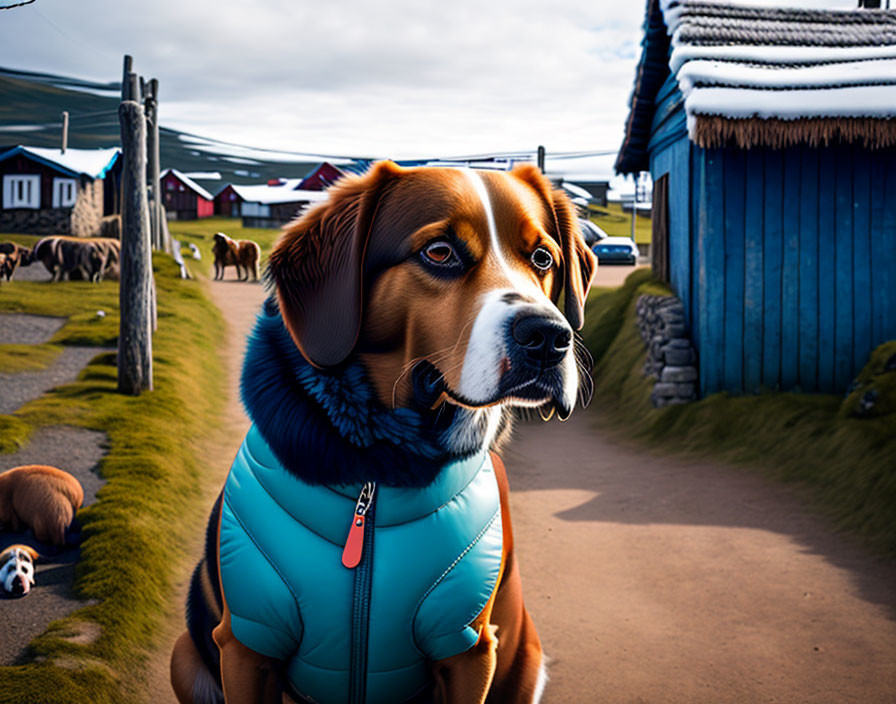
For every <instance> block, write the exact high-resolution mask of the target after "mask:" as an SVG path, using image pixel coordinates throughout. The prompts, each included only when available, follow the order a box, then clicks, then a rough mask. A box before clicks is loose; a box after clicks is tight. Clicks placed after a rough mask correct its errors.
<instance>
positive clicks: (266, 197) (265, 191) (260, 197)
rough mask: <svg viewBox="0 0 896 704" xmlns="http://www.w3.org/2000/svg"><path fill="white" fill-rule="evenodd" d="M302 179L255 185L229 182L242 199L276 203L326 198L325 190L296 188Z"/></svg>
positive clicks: (312, 200)
mask: <svg viewBox="0 0 896 704" xmlns="http://www.w3.org/2000/svg"><path fill="white" fill-rule="evenodd" d="M301 180H302V179H287V180H286V181H285V182H284V183H283V184H281V185H279V186H268V185H267V184H260V185H255V186H238V185H236V184H231V186H232V188H233V190H234V191H235V192H236V194H237V195H238V196H239V197H240V198H242V199H243V200H244V201H248V202H250V203H261V204H262V205H275V204H278V203H316V202H318V201H323V200H326V199H327V192H326V191H305V190H302V191H300V190H296V186H297V185H298V182H300V181H301Z"/></svg>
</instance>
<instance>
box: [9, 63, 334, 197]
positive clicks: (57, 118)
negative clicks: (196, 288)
mask: <svg viewBox="0 0 896 704" xmlns="http://www.w3.org/2000/svg"><path fill="white" fill-rule="evenodd" d="M119 91H120V88H119V84H118V83H117V82H110V83H96V82H91V81H81V80H79V79H75V78H66V77H62V76H51V75H48V74H41V73H31V72H27V71H17V70H15V69H8V68H3V67H0V149H3V148H5V147H13V146H16V145H17V144H26V145H29V146H33V147H58V146H59V143H60V140H61V134H62V127H61V121H62V118H61V115H62V111H63V110H67V111H68V112H69V121H70V125H69V142H68V143H69V146H70V147H72V148H74V149H94V148H98V147H110V146H117V145H118V144H119V143H120V141H121V136H120V131H119V124H118V103H119V97H118V96H119ZM160 115H161V119H162V123H164V121H165V94H164V86H162V89H161V102H160ZM160 137H161V144H160V152H161V160H162V168H163V169H165V168H169V167H173V168H175V169H180V170H181V171H188V172H189V171H218V172H220V173H221V177H222V178H221V180H220V181H216V182H207V181H206V182H203V185H204V186H206V187H207V188H209V189H210V190H211V191H212V192H213V193H214V192H215V191H216V190H217V188H216V184H219V185H220V186H221V187H223V186H224V185H225V184H227V183H262V182H264V181H267V180H268V179H271V178H276V177H285V178H301V177H303V176H305V175H306V174H307V173H308V172H309V171H311V169H313V168H314V167H315V166H316V165H317V163H318V162H317V161H302V160H296V161H290V162H284V161H272V160H267V159H265V158H264V157H263V156H262V155H261V154H258V155H254V156H253V157H251V158H244V157H243V156H240V157H239V162H236V161H228V157H229V154H228V153H227V151H226V149H224V148H220V149H217V150H210V149H214V147H213V145H212V146H211V147H210V146H209V145H208V144H206V145H201V146H202V149H199V148H197V147H198V146H200V145H199V144H198V143H197V142H201V138H200V139H199V140H197V139H196V138H194V137H192V136H190V135H187V134H185V133H183V132H179V131H178V130H173V129H169V128H166V127H165V126H164V124H163V125H162V127H161V128H160Z"/></svg>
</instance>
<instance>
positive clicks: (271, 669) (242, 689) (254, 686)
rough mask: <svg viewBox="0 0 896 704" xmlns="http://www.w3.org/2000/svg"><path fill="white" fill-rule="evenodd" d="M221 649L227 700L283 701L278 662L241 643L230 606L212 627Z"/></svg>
mask: <svg viewBox="0 0 896 704" xmlns="http://www.w3.org/2000/svg"><path fill="white" fill-rule="evenodd" d="M212 637H213V638H214V639H215V643H217V645H218V649H219V650H220V651H221V683H222V685H223V687H224V701H225V702H226V703H227V704H280V702H281V701H282V696H283V693H282V687H281V686H280V678H279V675H278V668H277V662H276V661H275V660H272V659H271V658H269V657H267V656H266V655H261V654H260V653H256V652H255V651H254V650H251V649H249V648H247V647H246V646H245V645H243V644H242V643H240V642H239V641H238V640H237V639H236V636H234V635H233V631H232V630H231V628H230V610H229V609H227V606H226V604H225V606H224V618H223V619H221V623H220V624H218V626H217V627H216V628H215V630H214V631H212Z"/></svg>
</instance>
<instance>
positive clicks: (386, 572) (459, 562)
mask: <svg viewBox="0 0 896 704" xmlns="http://www.w3.org/2000/svg"><path fill="white" fill-rule="evenodd" d="M360 490H361V487H360V486H353V487H324V486H311V485H309V484H306V483H304V482H302V481H300V480H299V479H297V478H296V477H295V476H294V475H292V474H290V473H289V472H288V471H287V470H286V469H284V468H283V467H282V466H281V465H280V463H279V462H278V461H277V459H276V457H275V456H274V454H273V452H272V451H271V449H270V448H269V446H268V445H267V443H266V442H265V441H264V439H263V438H262V436H261V434H260V433H259V432H258V430H257V429H256V428H255V427H254V426H253V427H252V428H251V429H250V430H249V433H248V435H247V436H246V439H245V441H244V442H243V445H242V447H241V448H240V450H239V452H238V454H237V457H236V459H235V460H234V463H233V466H232V468H231V470H230V476H229V477H228V479H227V483H226V485H225V488H224V503H223V509H222V516H221V584H222V586H223V589H224V594H225V597H226V599H227V604H228V607H229V608H230V612H231V615H232V628H233V632H234V635H235V636H236V637H237V639H238V640H239V641H240V642H242V643H243V644H245V645H246V646H248V647H249V648H251V649H252V650H255V651H257V652H259V653H262V654H265V655H268V656H270V657H274V658H277V659H279V660H283V661H286V673H287V676H288V678H289V681H290V684H291V686H292V687H293V688H294V689H295V691H296V692H298V693H300V694H301V695H303V696H305V697H306V698H309V699H311V700H312V701H315V702H319V703H320V704H330V703H332V704H342V703H344V702H350V701H355V702H365V703H366V704H379V703H383V704H385V703H388V704H396V703H397V702H403V701H405V700H407V699H409V698H411V697H412V696H414V695H415V694H416V693H418V692H420V691H421V690H422V689H424V688H425V687H426V686H427V685H428V683H429V668H428V665H427V661H435V660H441V659H443V658H447V657H450V656H452V655H456V654H458V653H461V652H463V651H465V650H467V649H469V648H470V647H472V646H473V644H474V643H475V642H476V640H477V639H478V635H479V634H478V633H477V632H476V631H474V630H473V628H471V627H470V624H471V623H472V622H473V620H474V619H475V617H476V616H477V615H478V614H479V613H480V612H481V611H482V609H483V608H484V606H485V604H486V603H487V601H488V599H489V597H490V596H491V594H492V591H493V590H494V589H495V585H496V582H497V578H498V572H499V569H500V564H501V551H502V542H503V537H502V529H501V509H500V499H499V495H498V486H497V482H496V479H495V473H494V469H493V467H492V462H491V458H490V457H489V455H488V453H487V452H482V453H480V454H478V455H476V456H474V457H472V458H469V459H467V460H464V461H460V462H454V463H451V464H449V465H447V466H445V467H444V469H443V470H442V471H441V473H440V474H439V475H438V477H437V479H436V480H435V482H434V483H433V484H431V485H429V486H427V487H425V488H423V489H403V488H393V487H377V489H376V495H375V500H374V508H373V509H372V510H371V512H370V513H369V514H368V523H367V526H366V528H365V541H368V540H372V544H371V548H370V549H371V552H370V553H367V552H365V558H364V559H363V560H362V562H361V564H360V565H359V566H358V567H356V568H354V569H348V568H346V567H345V566H343V564H342V552H343V546H344V544H345V541H346V537H347V535H348V531H349V527H350V525H351V522H352V519H353V516H354V510H355V503H356V501H357V499H358V495H359V493H360ZM358 570H370V571H369V572H368V573H366V574H367V575H368V576H369V578H370V585H369V599H367V600H366V601H365V598H366V597H367V596H368V595H366V594H360V593H358V591H359V586H358V585H359V582H358V579H359V577H360V576H362V575H359V574H357V571H358ZM360 584H361V585H362V586H361V587H360V589H362V590H365V587H364V586H363V585H364V582H363V580H362V581H361V582H360ZM358 599H361V600H362V603H363V604H365V605H364V606H363V608H362V609H361V611H360V613H362V614H363V615H364V616H365V622H364V623H363V624H362V626H363V628H361V627H359V622H358V613H359V607H358V605H357V604H356V603H355V602H356V601H357V600H358ZM353 613H354V617H353ZM364 630H367V638H366V639H363V637H362V636H361V635H359V634H362V633H363V632H364ZM361 640H363V641H364V642H363V643H361V642H360V641H361ZM353 641H354V642H353ZM359 645H360V646H366V648H365V647H361V649H360V650H359ZM365 650H366V653H365V652H364V651H365ZM359 652H360V653H363V654H364V658H366V668H365V667H364V665H363V664H361V665H359V662H361V663H363V658H362V659H361V660H360V661H359V660H358V653H359ZM361 670H364V673H363V676H361V677H358V676H357V675H353V674H352V673H353V672H355V673H357V672H359V671H361ZM353 677H354V678H355V686H354V687H353V688H351V691H350V680H351V679H352V678H353Z"/></svg>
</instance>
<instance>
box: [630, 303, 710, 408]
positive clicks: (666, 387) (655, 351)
mask: <svg viewBox="0 0 896 704" xmlns="http://www.w3.org/2000/svg"><path fill="white" fill-rule="evenodd" d="M636 310H637V316H638V331H639V332H640V333H641V339H642V340H644V345H645V346H646V347H647V359H646V360H645V362H644V375H645V376H652V377H654V378H655V379H656V383H655V384H654V387H653V392H652V393H651V394H650V400H651V402H652V403H653V405H654V407H656V408H659V407H661V406H670V405H673V404H678V403H687V402H689V401H695V400H696V399H697V379H698V377H697V352H696V350H694V347H693V345H692V344H691V340H690V337H689V336H688V330H687V326H686V324H685V317H684V306H682V304H681V301H680V300H678V298H677V297H675V296H641V297H640V298H639V299H638V303H637V308H636Z"/></svg>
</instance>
